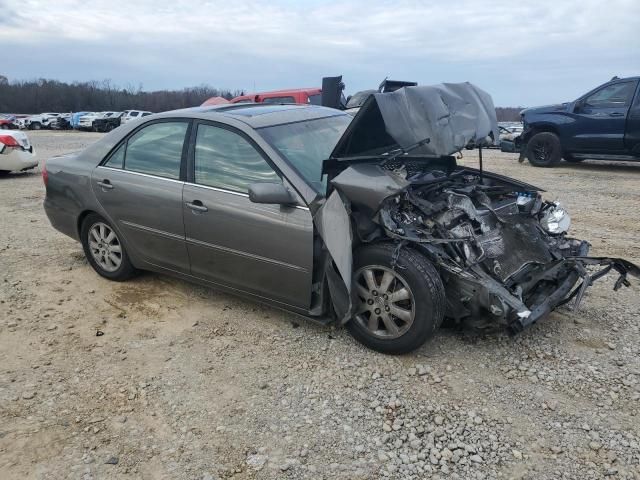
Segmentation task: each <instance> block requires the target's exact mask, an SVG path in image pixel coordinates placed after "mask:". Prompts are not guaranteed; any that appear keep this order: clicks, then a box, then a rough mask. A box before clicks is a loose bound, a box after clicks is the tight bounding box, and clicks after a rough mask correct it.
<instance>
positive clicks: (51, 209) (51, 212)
mask: <svg viewBox="0 0 640 480" xmlns="http://www.w3.org/2000/svg"><path fill="white" fill-rule="evenodd" d="M43 206H44V211H45V213H46V214H47V218H48V219H49V222H50V223H51V226H52V227H53V228H55V229H56V230H58V231H59V232H60V233H64V234H65V235H67V236H69V237H71V238H73V239H74V240H78V241H80V235H79V234H78V219H77V217H76V216H74V215H72V214H70V213H69V212H68V211H67V210H66V209H64V208H62V207H60V206H59V205H57V204H56V203H55V202H52V201H51V199H50V198H49V197H48V196H47V197H45V199H44V205H43Z"/></svg>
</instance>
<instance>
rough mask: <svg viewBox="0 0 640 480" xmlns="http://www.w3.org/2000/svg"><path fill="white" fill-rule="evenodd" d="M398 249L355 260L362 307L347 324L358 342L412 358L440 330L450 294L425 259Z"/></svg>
mask: <svg viewBox="0 0 640 480" xmlns="http://www.w3.org/2000/svg"><path fill="white" fill-rule="evenodd" d="M395 249H396V245H393V244H387V243H381V244H376V245H370V246H366V247H363V248H361V249H360V250H358V251H357V252H356V253H355V256H354V278H353V288H354V289H355V292H356V295H357V297H358V300H359V303H358V304H357V305H356V307H355V315H354V317H353V318H352V319H351V320H350V321H349V322H348V323H347V328H348V330H349V332H350V333H351V335H353V337H354V338H355V339H356V340H358V341H360V342H361V343H363V344H364V345H366V346H367V347H369V348H371V349H373V350H376V351H378V352H382V353H389V354H402V353H408V352H410V351H412V350H415V349H416V348H418V347H420V346H421V345H422V344H424V343H425V342H426V341H427V340H428V339H429V338H430V337H432V336H433V334H434V332H435V330H436V329H437V328H438V327H439V326H440V324H441V323H442V320H443V318H444V312H445V292H444V286H443V285H442V280H441V279H440V275H439V274H438V272H437V271H436V269H435V268H434V266H433V265H432V264H431V262H429V261H428V260H427V259H426V258H425V257H424V256H423V255H421V254H420V253H418V252H417V251H415V250H413V249H411V248H408V247H403V248H401V249H400V251H399V252H398V253H397V260H396V261H395V264H394V262H393V260H392V259H393V258H394V252H395Z"/></svg>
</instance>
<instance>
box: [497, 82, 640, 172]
mask: <svg viewBox="0 0 640 480" xmlns="http://www.w3.org/2000/svg"><path fill="white" fill-rule="evenodd" d="M639 80H640V77H629V78H617V77H614V78H613V79H611V80H610V81H609V82H607V83H605V84H603V85H600V86H599V87H597V88H595V89H593V90H591V91H590V92H588V93H586V94H585V95H583V96H581V97H580V98H578V99H577V100H575V101H574V102H568V103H563V104H560V105H549V106H544V107H534V108H527V109H525V110H523V111H522V112H520V115H521V117H522V122H523V124H524V131H523V132H522V135H520V137H518V138H517V139H516V141H515V142H511V144H509V142H506V143H505V142H503V144H502V145H501V147H502V150H504V151H520V161H521V162H522V161H524V159H525V158H527V159H528V160H529V162H530V163H531V164H532V165H535V166H536V167H553V166H554V165H557V164H558V163H559V162H560V160H561V159H564V160H566V161H567V162H580V161H582V160H584V159H587V158H589V159H594V160H625V161H640V85H639V84H640V81H639Z"/></svg>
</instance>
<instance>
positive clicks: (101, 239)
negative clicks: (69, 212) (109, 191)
mask: <svg viewBox="0 0 640 480" xmlns="http://www.w3.org/2000/svg"><path fill="white" fill-rule="evenodd" d="M80 239H81V240H82V248H83V250H84V254H85V256H86V257H87V261H88V262H89V264H90V265H91V266H92V267H93V269H94V270H95V271H96V272H97V273H98V274H99V275H101V276H103V277H104V278H108V279H109V280H115V281H117V282H122V281H124V280H128V279H129V278H131V277H133V276H135V275H136V274H137V271H136V269H135V268H134V267H133V265H132V264H131V261H130V260H129V256H128V255H127V252H126V250H125V247H124V244H123V243H122V240H121V239H120V237H119V234H118V233H117V232H116V231H115V230H114V229H113V227H112V226H111V224H110V223H109V222H108V221H107V220H105V219H104V218H102V217H101V216H100V215H98V214H95V213H91V214H89V215H87V217H86V218H85V219H84V221H83V222H82V228H81V229H80Z"/></svg>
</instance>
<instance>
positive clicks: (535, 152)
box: [527, 132, 562, 167]
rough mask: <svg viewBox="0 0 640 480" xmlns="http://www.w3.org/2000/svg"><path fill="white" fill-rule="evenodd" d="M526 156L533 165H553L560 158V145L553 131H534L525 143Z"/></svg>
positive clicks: (558, 161)
mask: <svg viewBox="0 0 640 480" xmlns="http://www.w3.org/2000/svg"><path fill="white" fill-rule="evenodd" d="M527 158H528V159H529V163H531V165H533V166H535V167H554V166H556V165H557V164H558V163H560V160H561V159H562V145H561V144H560V139H559V138H558V136H557V135H556V134H555V133H551V132H540V133H536V134H535V135H534V136H533V137H531V139H530V140H529V142H528V143H527Z"/></svg>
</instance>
